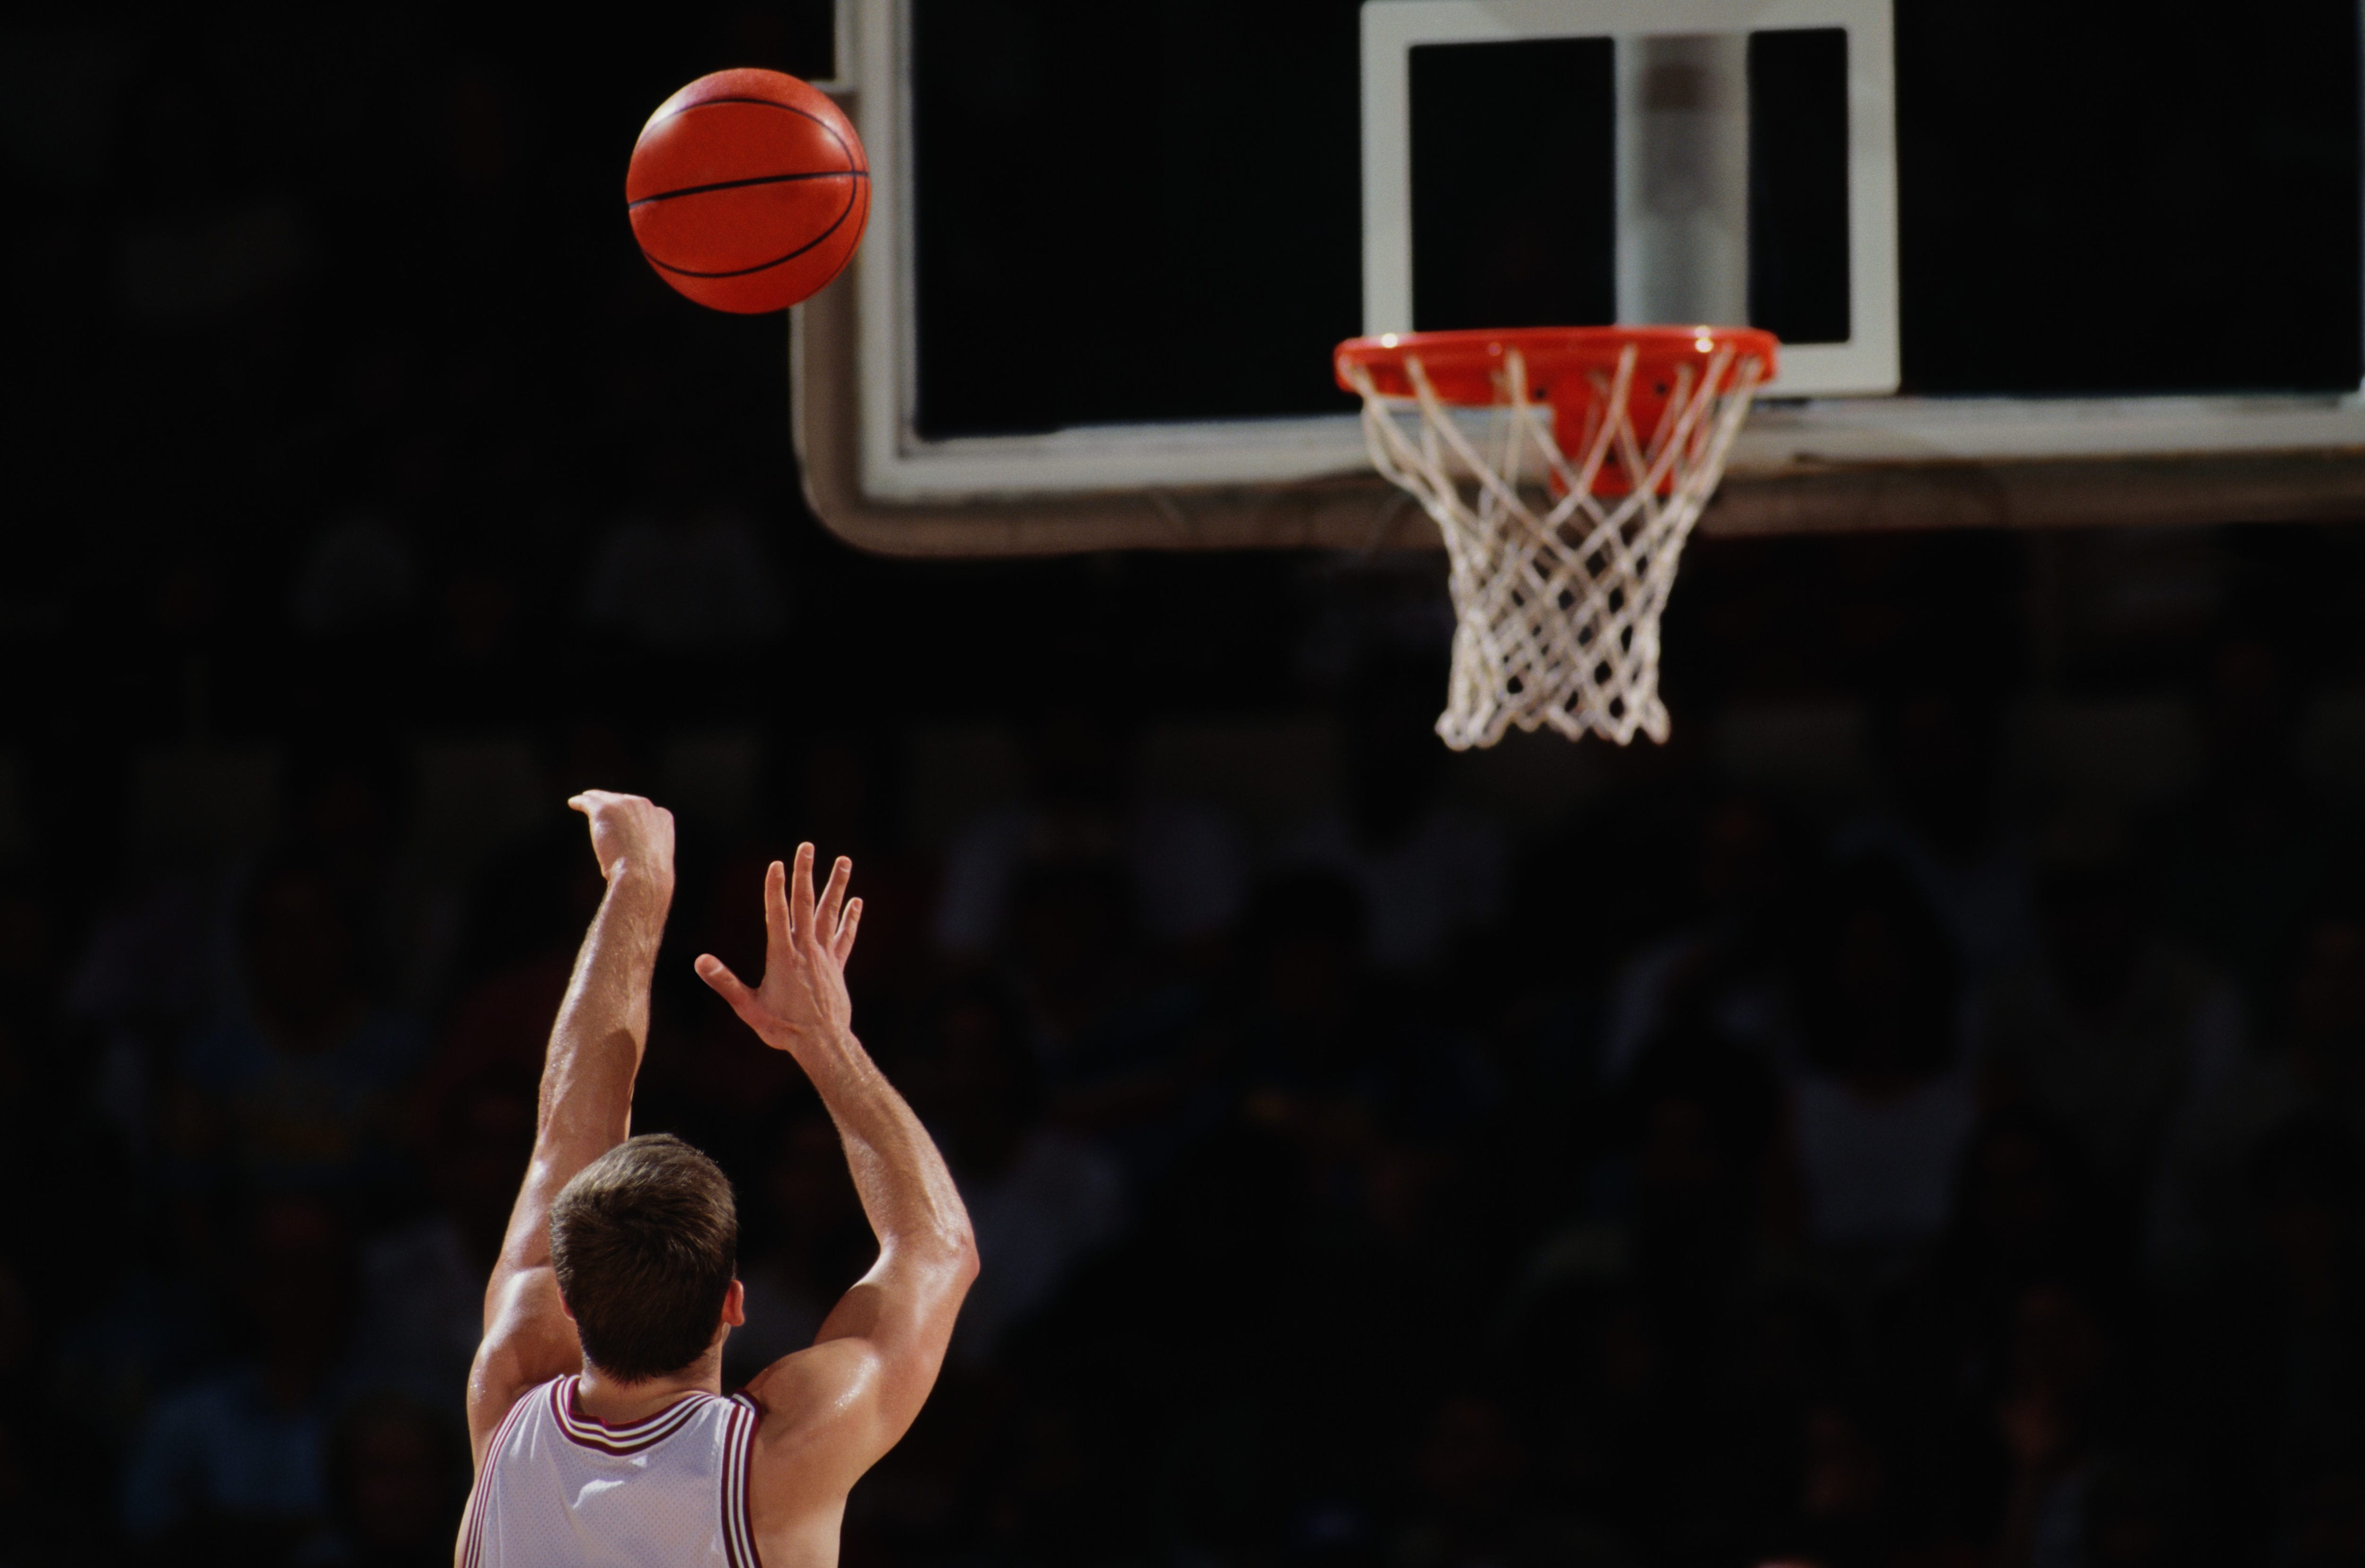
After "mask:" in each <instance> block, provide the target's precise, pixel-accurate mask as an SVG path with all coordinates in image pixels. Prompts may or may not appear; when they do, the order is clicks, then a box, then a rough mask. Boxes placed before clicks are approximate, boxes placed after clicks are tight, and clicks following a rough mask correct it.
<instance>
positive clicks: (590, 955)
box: [536, 868, 673, 1163]
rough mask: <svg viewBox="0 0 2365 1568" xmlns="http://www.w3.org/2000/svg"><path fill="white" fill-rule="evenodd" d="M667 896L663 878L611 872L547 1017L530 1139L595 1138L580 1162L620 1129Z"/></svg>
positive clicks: (622, 1132) (645, 1033)
mask: <svg viewBox="0 0 2365 1568" xmlns="http://www.w3.org/2000/svg"><path fill="white" fill-rule="evenodd" d="M672 902H673V880H672V879H671V878H670V877H667V876H660V875H656V874H654V873H645V872H638V871H634V870H632V869H629V868H627V869H624V870H621V871H619V872H618V873H617V874H616V876H615V877H614V879H612V880H611V881H610V883H609V884H608V892H607V896H606V897H605V898H603V899H602V900H600V912H599V913H598V914H596V915H594V916H593V917H592V921H591V928H590V929H589V930H588V932H586V933H585V934H584V936H583V947H582V950H581V951H580V952H579V953H577V955H576V958H575V973H574V975H573V976H572V977H571V978H570V979H569V980H568V981H567V986H566V1000H565V1001H564V1002H561V1003H560V1004H559V1008H558V1018H557V1021H556V1023H555V1024H554V1025H552V1026H551V1031H550V1052H549V1055H548V1057H547V1058H545V1060H544V1064H543V1071H542V1109H541V1117H540V1121H539V1125H538V1126H537V1129H536V1133H537V1141H538V1142H539V1143H542V1144H554V1143H555V1144H574V1143H578V1142H581V1143H596V1144H597V1145H598V1146H599V1147H598V1148H594V1149H592V1151H591V1152H590V1154H588V1155H587V1156H586V1157H585V1163H588V1162H589V1161H590V1160H591V1159H597V1158H598V1157H599V1156H600V1154H603V1153H605V1152H606V1151H607V1150H608V1149H610V1148H614V1147H615V1146H616V1145H617V1144H619V1143H622V1141H623V1140H624V1139H625V1137H628V1136H630V1133H631V1127H632V1113H633V1076H634V1075H635V1074H636V1073H637V1072H638V1071H639V1070H640V1065H641V1053H642V1051H643V1050H644V1048H645V1047H646V1046H647V1044H648V1037H649V984H650V980H651V979H652V978H653V977H654V976H655V974H656V963H657V948H658V946H659V945H660V944H661V943H662V942H663V941H664V939H665V923H666V912H667V909H668V907H670V905H671V904H672Z"/></svg>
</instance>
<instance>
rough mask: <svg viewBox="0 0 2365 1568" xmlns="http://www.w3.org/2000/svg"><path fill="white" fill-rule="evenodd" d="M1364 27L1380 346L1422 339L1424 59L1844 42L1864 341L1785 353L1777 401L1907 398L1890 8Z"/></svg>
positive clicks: (1500, 18)
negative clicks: (1660, 43) (1902, 385)
mask: <svg viewBox="0 0 2365 1568" xmlns="http://www.w3.org/2000/svg"><path fill="white" fill-rule="evenodd" d="M1362 19H1363V62H1362V78H1363V330H1364V331H1365V332H1366V333H1370V334H1378V333H1382V332H1403V331H1409V330H1412V328H1413V319H1412V300H1413V279H1412V136H1411V122H1412V117H1411V108H1412V98H1411V85H1410V68H1411V57H1412V51H1413V50H1414V49H1416V48H1417V47H1418V46H1420V45H1423V44H1443V43H1507V42H1516V41H1519V40H1522V39H1564V38H1610V39H1638V38H1652V37H1668V36H1683V35H1693V34H1703V33H1709V34H1714V33H1750V32H1758V31H1765V30H1771V29H1777V28H1844V30H1845V31H1846V33H1847V42H1848V49H1847V59H1848V68H1847V69H1848V80H1847V94H1848V105H1847V107H1848V266H1849V272H1848V281H1849V322H1850V329H1851V334H1852V335H1851V336H1850V337H1849V339H1848V341H1847V342H1841V343H1800V344H1795V345H1794V344H1785V345H1783V348H1782V353H1781V358H1780V374H1779V375H1777V377H1776V379H1775V380H1774V382H1773V383H1772V384H1771V385H1770V386H1768V387H1767V388H1766V391H1765V395H1768V396H1772V397H1777V398H1783V397H1790V398H1798V397H1828V396H1846V395H1874V394H1884V393H1890V392H1894V391H1896V390H1897V383H1898V328H1897V138H1896V121H1897V116H1896V71H1895V62H1894V46H1893V43H1892V41H1891V37H1890V33H1891V24H1890V14H1889V0H1367V3H1366V4H1365V5H1364V6H1363V12H1362ZM1621 121H1622V116H1621Z"/></svg>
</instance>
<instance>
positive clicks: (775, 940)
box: [764, 860, 789, 953]
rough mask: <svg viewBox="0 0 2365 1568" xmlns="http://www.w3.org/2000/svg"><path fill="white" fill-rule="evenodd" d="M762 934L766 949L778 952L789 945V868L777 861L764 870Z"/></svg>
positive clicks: (784, 949)
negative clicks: (767, 944)
mask: <svg viewBox="0 0 2365 1568" xmlns="http://www.w3.org/2000/svg"><path fill="white" fill-rule="evenodd" d="M764 935H765V938H766V940H767V941H768V943H769V945H770V946H769V948H768V950H769V951H771V952H775V953H779V952H784V951H786V950H787V948H788V946H789V870H788V868H787V867H785V866H783V865H781V864H780V863H779V861H777V860H775V861H773V862H772V864H771V866H770V868H768V869H767V870H766V871H765V872H764Z"/></svg>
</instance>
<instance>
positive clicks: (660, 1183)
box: [550, 1133, 739, 1383]
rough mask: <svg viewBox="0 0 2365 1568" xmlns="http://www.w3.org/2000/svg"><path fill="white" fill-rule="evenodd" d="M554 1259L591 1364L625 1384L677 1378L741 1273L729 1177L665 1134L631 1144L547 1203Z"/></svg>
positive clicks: (706, 1338)
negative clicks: (668, 1377) (552, 1202)
mask: <svg viewBox="0 0 2365 1568" xmlns="http://www.w3.org/2000/svg"><path fill="white" fill-rule="evenodd" d="M550 1261H551V1265H552V1267H553V1268H554V1269H555V1271H557V1274H558V1294H560V1295H561V1296H562V1297H564V1298H565V1299H566V1310H567V1311H569V1312H571V1313H573V1314H574V1315H575V1327H576V1331H577V1333H578V1334H580V1335H581V1336H582V1339H583V1354H584V1355H585V1357H586V1358H588V1360H589V1361H590V1362H591V1364H592V1365H593V1366H595V1367H598V1368H599V1369H600V1371H601V1372H605V1373H607V1374H608V1375H609V1376H610V1377H612V1378H616V1379H618V1380H619V1381H621V1382H624V1383H643V1382H645V1381H647V1380H648V1379H650V1378H656V1377H663V1376H665V1375H666V1374H667V1373H668V1372H679V1371H680V1370H681V1369H682V1368H684V1367H686V1366H688V1365H689V1364H690V1363H691V1362H692V1361H697V1360H698V1358H699V1357H701V1356H702V1355H704V1354H706V1348H707V1346H709V1345H710V1344H712V1343H713V1340H714V1327H715V1325H716V1324H718V1323H720V1322H721V1321H722V1320H723V1298H724V1297H725V1296H726V1295H728V1294H730V1292H731V1281H732V1278H733V1276H734V1274H736V1273H737V1272H738V1269H739V1214H738V1210H737V1208H736V1207H735V1206H734V1204H733V1203H732V1201H731V1182H730V1179H729V1178H728V1177H726V1176H724V1175H723V1172H722V1170H721V1169H719V1168H718V1167H717V1166H716V1165H715V1163H714V1161H712V1160H711V1159H707V1158H706V1156H704V1155H702V1154H701V1153H699V1152H698V1150H696V1149H694V1148H690V1147H689V1145H688V1144H686V1143H684V1142H682V1141H681V1139H679V1138H678V1137H673V1136H671V1135H670V1134H667V1133H651V1134H649V1135H647V1136H645V1137H636V1138H628V1139H627V1140H625V1141H624V1142H622V1143H620V1144H618V1145H617V1146H616V1147H615V1148H611V1149H610V1150H609V1151H608V1152H607V1153H605V1154H603V1155H601V1156H600V1158H599V1159H595V1160H593V1161H592V1162H591V1163H590V1164H588V1165H587V1166H585V1167H584V1168H583V1169H582V1170H578V1171H577V1172H576V1175H575V1180H573V1181H572V1182H568V1183H566V1187H565V1188H564V1189H563V1190H562V1191H561V1192H560V1193H559V1194H558V1201H557V1202H555V1203H554V1204H551V1205H550Z"/></svg>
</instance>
